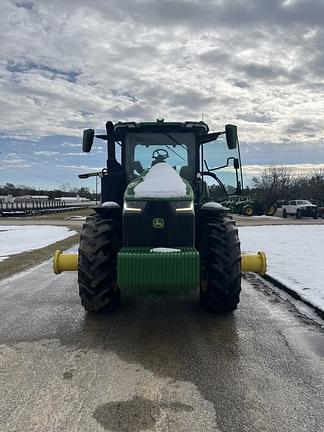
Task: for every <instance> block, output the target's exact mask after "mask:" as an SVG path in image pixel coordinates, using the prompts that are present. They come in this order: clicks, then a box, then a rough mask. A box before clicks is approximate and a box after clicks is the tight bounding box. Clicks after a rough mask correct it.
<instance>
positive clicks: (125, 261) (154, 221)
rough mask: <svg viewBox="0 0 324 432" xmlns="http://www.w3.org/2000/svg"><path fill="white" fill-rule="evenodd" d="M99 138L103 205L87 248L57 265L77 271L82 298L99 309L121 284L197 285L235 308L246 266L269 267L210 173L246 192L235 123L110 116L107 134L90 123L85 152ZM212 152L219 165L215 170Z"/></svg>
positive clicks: (203, 298) (157, 290)
mask: <svg viewBox="0 0 324 432" xmlns="http://www.w3.org/2000/svg"><path fill="white" fill-rule="evenodd" d="M94 137H97V138H99V139H104V140H106V141H107V147H108V160H107V167H106V168H104V169H103V170H102V176H101V196H102V203H101V204H100V205H98V206H97V207H95V208H94V211H95V212H94V214H93V215H91V216H89V217H88V218H87V220H86V222H85V224H84V226H83V230H82V233H81V239H80V247H79V254H72V255H64V254H62V253H61V252H60V251H57V252H56V254H55V257H54V271H55V273H60V272H61V271H65V270H77V271H78V282H79V294H80V298H81V302H82V304H83V306H84V308H85V309H86V310H87V311H90V312H100V311H112V310H114V309H115V308H116V307H117V306H118V305H119V302H120V293H121V292H126V293H135V294H139V295H141V294H148V293H149V294H158V295H161V294H163V293H168V294H179V293H189V292H191V291H193V290H198V289H199V290H200V302H201V304H202V305H203V307H205V308H206V309H207V310H209V311H211V312H214V313H223V312H230V311H233V310H235V309H236V307H237V304H238V303H239V298H240V291H241V271H256V272H259V273H265V271H266V257H265V255H264V253H263V252H258V253H257V254H255V255H253V254H251V255H244V254H243V255H241V251H240V242H239V238H238V232H237V229H236V227H235V223H234V221H233V220H232V218H231V216H230V215H229V214H228V213H229V212H228V209H227V208H226V207H224V206H223V205H221V204H220V203H217V202H213V201H211V199H210V196H209V192H208V185H207V182H206V179H211V180H212V181H214V182H215V184H217V187H218V189H219V191H220V195H222V196H223V199H224V197H228V195H229V193H228V190H230V191H233V190H234V192H235V194H236V195H239V194H240V193H241V191H242V171H241V163H240V151H239V143H238V136H237V128H236V126H234V125H226V126H225V130H223V131H220V132H213V133H210V132H209V128H208V126H207V124H206V123H204V122H184V123H171V122H170V123H169V122H164V121H163V120H158V121H156V122H148V123H135V122H127V123H121V122H119V123H116V124H113V123H112V122H107V123H106V134H104V135H95V132H94V130H93V129H87V130H85V131H84V134H83V151H85V152H89V151H90V149H91V147H92V144H93V140H94ZM117 149H118V151H117ZM212 152H215V154H217V157H218V165H217V166H215V167H214V168H209V167H208V164H207V161H206V154H208V153H209V154H211V153H212ZM230 174H232V177H231V178H232V179H234V184H232V185H230V184H229V183H230Z"/></svg>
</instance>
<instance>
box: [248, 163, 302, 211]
mask: <svg viewBox="0 0 324 432" xmlns="http://www.w3.org/2000/svg"><path fill="white" fill-rule="evenodd" d="M252 181H253V187H254V192H255V194H256V197H257V199H258V200H260V201H262V202H265V203H267V204H271V203H273V202H275V201H277V200H279V199H287V198H289V197H290V193H291V188H292V185H293V182H294V178H293V177H292V176H291V174H290V172H289V170H288V169H287V168H286V167H285V166H269V167H266V168H265V169H264V170H263V172H262V174H261V175H260V176H259V177H253V179H252Z"/></svg>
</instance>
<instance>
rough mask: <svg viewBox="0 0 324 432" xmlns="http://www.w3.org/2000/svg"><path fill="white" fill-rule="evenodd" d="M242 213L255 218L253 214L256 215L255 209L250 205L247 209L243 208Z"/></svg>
mask: <svg viewBox="0 0 324 432" xmlns="http://www.w3.org/2000/svg"><path fill="white" fill-rule="evenodd" d="M242 213H243V215H244V216H253V214H254V210H253V207H252V206H250V205H246V206H245V207H243V212H242Z"/></svg>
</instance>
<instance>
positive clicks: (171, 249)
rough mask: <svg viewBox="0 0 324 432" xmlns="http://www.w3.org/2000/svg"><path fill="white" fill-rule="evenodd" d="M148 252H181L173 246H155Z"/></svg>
mask: <svg viewBox="0 0 324 432" xmlns="http://www.w3.org/2000/svg"><path fill="white" fill-rule="evenodd" d="M150 252H156V253H158V252H161V253H170V252H171V253H172V252H181V249H173V248H166V247H157V248H153V249H151V250H150Z"/></svg>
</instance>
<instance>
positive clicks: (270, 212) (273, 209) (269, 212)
mask: <svg viewBox="0 0 324 432" xmlns="http://www.w3.org/2000/svg"><path fill="white" fill-rule="evenodd" d="M276 211H277V206H275V205H274V204H271V205H269V207H267V208H266V211H265V215H266V216H274V215H275V214H276Z"/></svg>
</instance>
